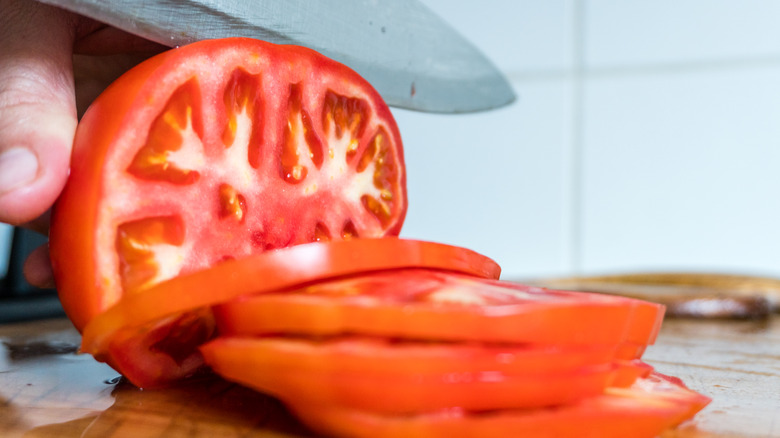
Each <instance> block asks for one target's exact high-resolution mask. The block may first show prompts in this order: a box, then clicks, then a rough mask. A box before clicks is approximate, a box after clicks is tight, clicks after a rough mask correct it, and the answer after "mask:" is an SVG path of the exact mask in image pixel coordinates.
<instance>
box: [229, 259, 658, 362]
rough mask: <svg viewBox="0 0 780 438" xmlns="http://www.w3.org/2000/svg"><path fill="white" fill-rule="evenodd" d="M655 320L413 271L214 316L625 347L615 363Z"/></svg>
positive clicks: (294, 293) (566, 295) (241, 322)
mask: <svg viewBox="0 0 780 438" xmlns="http://www.w3.org/2000/svg"><path fill="white" fill-rule="evenodd" d="M663 313H664V307H663V306H661V305H657V304H653V303H648V302H644V301H639V300H633V299H629V298H622V297H617V296H611V295H601V294H593V293H584V292H569V291H554V290H548V289H541V288H535V287H529V286H524V285H521V284H516V283H511V282H506V281H493V280H488V279H480V278H474V277H470V276H465V275H459V274H456V273H448V272H434V271H429V270H414V269H409V270H404V271H402V272H392V273H390V272H387V273H382V272H380V273H375V274H371V275H361V276H356V277H352V278H344V279H336V280H334V281H329V282H319V283H316V284H311V285H308V286H306V287H303V288H298V289H295V290H290V291H284V292H280V293H273V294H262V295H255V296H243V297H240V298H238V299H236V300H234V301H230V302H226V303H225V304H223V305H220V306H219V307H218V308H216V309H215V314H216V316H217V323H218V325H219V327H220V331H221V332H222V333H225V334H235V335H262V334H274V333H290V334H303V335H318V336H331V335H339V334H344V333H360V334H365V335H373V336H388V337H394V338H404V339H419V340H450V341H478V342H510V343H534V344H542V345H593V344H602V345H622V344H626V346H625V347H624V348H625V354H623V355H622V356H621V357H624V358H634V357H639V356H637V355H636V354H641V346H644V345H647V344H651V343H652V342H653V341H654V340H655V337H656V335H657V333H658V327H659V326H660V324H661V321H662V319H663Z"/></svg>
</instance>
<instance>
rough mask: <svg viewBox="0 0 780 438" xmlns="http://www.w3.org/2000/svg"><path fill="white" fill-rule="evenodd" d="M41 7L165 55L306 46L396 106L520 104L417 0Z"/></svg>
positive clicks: (76, 0)
mask: <svg viewBox="0 0 780 438" xmlns="http://www.w3.org/2000/svg"><path fill="white" fill-rule="evenodd" d="M38 1H40V2H41V3H46V4H50V5H53V6H57V7H60V8H63V9H66V10H69V11H72V12H75V13H78V14H80V15H84V16H87V17H90V18H93V19H95V20H97V21H100V22H103V23H106V24H109V25H111V26H114V27H117V28H119V29H122V30H124V31H126V32H129V33H132V34H135V35H138V36H141V37H144V38H146V39H149V40H151V41H155V42H157V43H161V44H163V45H166V46H169V47H176V46H181V45H185V44H189V43H192V42H195V41H198V40H203V39H212V38H224V37H231V36H243V37H251V38H257V39H261V40H266V41H270V42H273V43H277V44H296V45H301V46H306V47H309V48H311V49H314V50H316V51H318V52H320V53H322V54H323V55H325V56H328V57H330V58H333V59H335V60H337V61H339V62H341V63H343V64H346V65H347V66H349V67H351V68H352V69H353V70H355V71H356V72H358V73H359V74H360V75H361V76H363V77H364V78H366V80H368V81H369V82H370V83H371V84H372V85H373V86H374V87H375V88H376V89H377V91H379V93H380V94H381V95H382V97H383V98H384V99H385V101H386V102H387V104H388V105H391V106H396V107H400V108H406V109H412V110H418V111H426V112H440V113H462V112H473V111H482V110H488V109H492V108H498V107H501V106H504V105H507V104H509V103H511V102H512V101H513V100H514V99H515V94H514V92H513V91H512V88H511V86H510V85H509V83H508V82H507V80H506V78H505V77H504V76H503V75H502V74H501V72H499V71H498V69H497V68H496V67H495V66H494V65H493V64H492V63H491V62H490V60H488V59H487V58H486V57H485V55H483V54H482V53H481V52H480V51H479V50H478V49H477V48H476V47H474V46H473V45H472V44H471V43H469V42H468V41H467V40H466V39H465V38H463V37H462V36H461V35H460V34H458V32H456V31H455V30H454V29H453V28H452V27H450V26H449V25H447V24H446V23H445V22H444V21H442V19H440V18H439V17H438V16H437V15H436V14H434V13H433V12H432V11H431V10H429V9H428V8H426V7H425V5H423V4H422V3H420V2H419V1H418V0H392V1H379V0H267V1H252V0H110V1H109V0H38Z"/></svg>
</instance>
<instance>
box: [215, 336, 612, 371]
mask: <svg viewBox="0 0 780 438" xmlns="http://www.w3.org/2000/svg"><path fill="white" fill-rule="evenodd" d="M201 349H202V350H207V351H213V355H214V356H217V355H219V356H230V357H233V358H234V359H235V360H240V359H239V358H241V356H242V355H246V357H245V358H246V359H247V360H249V357H250V356H251V360H252V361H257V362H260V363H263V364H265V365H267V366H271V367H275V368H279V369H286V370H289V371H291V372H296V371H322V372H350V373H351V372H354V373H358V374H363V373H371V374H383V373H387V374H407V375H420V374H435V373H440V374H453V375H454V374H456V373H461V374H468V373H471V374H474V373H492V374H494V375H499V374H521V373H529V374H544V373H563V372H575V371H577V370H579V369H581V368H583V367H588V366H596V365H604V364H610V363H613V362H614V361H615V359H616V358H615V352H616V348H615V347H614V346H602V345H592V346H591V345H588V346H578V347H569V348H563V347H559V346H555V345H549V346H539V345H527V344H519V345H514V344H482V343H476V342H468V343H454V342H453V343H436V342H421V341H416V342H414V341H405V340H403V339H388V338H372V337H365V336H345V337H337V338H326V339H320V338H317V339H307V338H291V337H258V338H242V337H225V336H221V337H219V338H218V339H215V340H213V341H211V342H209V343H208V344H206V345H204V346H202V347H201Z"/></svg>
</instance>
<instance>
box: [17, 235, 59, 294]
mask: <svg viewBox="0 0 780 438" xmlns="http://www.w3.org/2000/svg"><path fill="white" fill-rule="evenodd" d="M22 272H23V273H24V278H25V279H26V280H27V282H28V283H30V284H31V285H33V286H35V287H40V288H53V287H54V273H53V272H52V270H51V260H50V259H49V248H48V247H47V246H46V245H42V246H39V247H38V248H35V249H34V250H32V252H31V253H30V255H29V256H27V260H25V262H24V266H23V267H22Z"/></svg>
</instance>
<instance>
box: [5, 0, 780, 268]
mask: <svg viewBox="0 0 780 438" xmlns="http://www.w3.org/2000/svg"><path fill="white" fill-rule="evenodd" d="M423 2H424V3H426V4H427V5H428V6H429V7H430V8H431V9H433V10H434V11H436V12H437V13H439V14H440V15H441V16H442V17H443V18H445V19H446V20H447V21H449V22H450V23H451V24H452V25H453V27H455V28H456V29H458V30H459V31H460V32H461V33H463V34H464V35H465V36H467V37H468V38H469V39H470V40H471V41H473V42H474V44H475V45H477V46H478V47H480V48H481V49H482V50H483V51H485V53H486V54H487V55H488V56H489V57H490V58H491V59H493V60H494V62H495V63H496V64H497V65H498V66H499V67H500V68H501V69H502V70H503V71H504V72H505V73H506V75H507V77H508V78H509V79H510V80H511V83H512V85H513V87H514V88H515V90H516V92H517V94H518V96H519V99H518V101H517V102H516V103H515V104H514V105H512V106H510V107H508V108H504V109H500V110H496V111H490V112H485V113H481V114H472V115H458V116H445V115H431V114H422V113H415V112H409V111H403V110H397V111H395V114H396V116H397V118H398V122H399V124H400V127H401V132H402V135H403V137H404V141H405V145H406V155H407V164H408V167H409V195H410V201H411V205H410V208H409V214H408V219H407V223H406V226H405V229H404V231H403V233H402V234H403V235H405V236H407V237H415V238H422V239H428V240H437V241H443V242H447V243H452V244H457V245H463V246H467V247H471V248H474V249H476V250H478V251H481V252H484V253H485V254H488V255H490V256H492V257H494V258H495V259H496V260H498V261H499V262H500V263H501V264H502V265H503V267H504V277H505V278H520V277H533V276H546V275H565V274H574V273H591V272H593V273H595V272H616V271H623V270H639V269H641V270H657V269H674V270H682V269H689V270H692V269H706V270H722V271H736V272H748V273H754V272H758V273H767V274H771V275H778V276H780V251H779V250H778V249H777V248H780V202H778V201H777V200H776V198H777V197H778V192H779V191H780V25H778V23H780V2H776V1H770V0H746V1H739V2H736V1H729V0H660V1H654V2H647V1H638V0H619V1H618V0H612V1H609V0H544V1H539V0H521V1H513V0H483V1H480V2H474V1H472V2H452V1H448V0H423ZM1 268H2V266H0V273H1V272H2V270H1Z"/></svg>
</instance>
